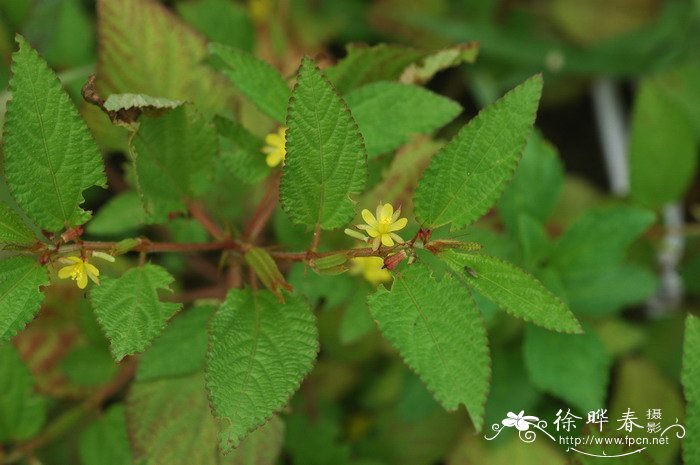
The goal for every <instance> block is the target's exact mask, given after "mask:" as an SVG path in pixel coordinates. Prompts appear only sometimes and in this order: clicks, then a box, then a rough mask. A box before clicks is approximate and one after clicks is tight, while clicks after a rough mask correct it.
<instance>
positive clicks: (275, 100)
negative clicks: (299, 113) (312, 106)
mask: <svg viewBox="0 0 700 465" xmlns="http://www.w3.org/2000/svg"><path fill="white" fill-rule="evenodd" d="M209 53H210V54H212V55H214V56H215V57H217V58H218V59H219V60H221V67H222V69H223V73H224V74H225V75H226V76H227V77H228V78H229V79H230V80H231V81H233V83H234V84H235V85H236V87H237V88H238V90H240V91H241V93H242V94H243V95H245V96H246V97H247V98H248V99H249V100H250V102H251V103H253V104H255V105H256V106H257V107H258V108H259V109H260V110H262V111H263V112H265V113H266V114H267V115H268V116H270V117H271V118H273V119H274V120H275V121H277V122H278V123H283V122H284V120H285V116H286V114H287V103H288V102H289V95H290V93H289V86H288V85H287V83H286V82H285V80H284V78H283V77H282V75H281V74H280V73H279V71H277V70H276V69H275V68H273V67H272V65H270V64H269V63H267V62H265V61H262V60H260V59H258V58H256V57H254V56H253V55H251V54H249V53H246V52H244V51H242V50H237V49H235V48H232V47H227V46H226V45H222V44H210V45H209Z"/></svg>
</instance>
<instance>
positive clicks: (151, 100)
mask: <svg viewBox="0 0 700 465" xmlns="http://www.w3.org/2000/svg"><path fill="white" fill-rule="evenodd" d="M184 104H185V102H184V101H182V100H173V99H169V98H164V97H151V96H150V95H145V94H112V95H110V96H109V97H107V100H105V103H104V107H105V110H108V111H120V110H129V109H132V108H138V109H141V110H151V111H153V110H172V109H173V108H177V107H179V106H182V105H184Z"/></svg>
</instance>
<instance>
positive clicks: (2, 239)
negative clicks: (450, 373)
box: [0, 201, 37, 248]
mask: <svg viewBox="0 0 700 465" xmlns="http://www.w3.org/2000/svg"><path fill="white" fill-rule="evenodd" d="M36 240H37V239H36V236H34V233H33V232H32V230H31V229H29V227H28V226H27V225H26V224H25V222H24V221H23V220H22V218H21V217H20V216H19V215H18V214H17V213H16V212H15V211H14V210H13V209H12V208H11V207H10V206H9V205H8V204H6V203H5V202H2V201H0V248H2V244H12V245H30V244H33V243H34V242H36Z"/></svg>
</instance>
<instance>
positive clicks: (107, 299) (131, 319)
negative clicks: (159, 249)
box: [90, 263, 182, 361]
mask: <svg viewBox="0 0 700 465" xmlns="http://www.w3.org/2000/svg"><path fill="white" fill-rule="evenodd" d="M173 281H174V278H173V277H172V276H171V275H170V273H168V272H167V271H165V270H164V269H163V268H161V267H159V266H157V265H152V264H150V263H148V264H146V265H144V266H141V267H138V268H132V269H130V270H129V271H127V272H126V273H124V274H123V275H122V276H121V277H120V278H109V277H105V278H103V279H102V284H101V285H100V286H96V287H94V288H93V289H92V291H91V292H90V301H91V303H92V307H93V309H94V311H95V316H96V317H97V321H98V322H99V323H100V326H102V329H103V330H104V332H105V334H106V335H107V338H108V339H109V341H110V348H111V351H112V355H113V356H114V358H115V359H116V360H117V361H119V360H121V359H122V358H124V357H125V356H127V355H131V354H135V353H137V352H142V351H143V350H144V349H146V347H147V346H148V345H149V344H150V343H151V341H152V340H153V339H154V338H155V337H156V336H158V334H160V333H161V331H163V328H165V323H166V322H167V321H168V320H169V319H170V318H171V317H172V316H173V315H174V314H175V313H176V312H177V311H178V310H180V308H181V307H182V305H181V304H177V303H166V302H161V301H160V299H159V297H158V291H159V290H161V289H162V290H168V291H169V290H170V285H171V284H172V283H173Z"/></svg>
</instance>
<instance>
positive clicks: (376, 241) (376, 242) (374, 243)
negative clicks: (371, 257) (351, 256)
mask: <svg viewBox="0 0 700 465" xmlns="http://www.w3.org/2000/svg"><path fill="white" fill-rule="evenodd" d="M380 243H381V239H380V238H379V236H377V237H375V238H374V240H373V241H372V250H377V249H379V244H380Z"/></svg>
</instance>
